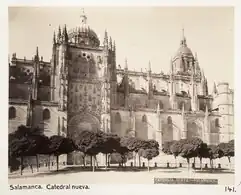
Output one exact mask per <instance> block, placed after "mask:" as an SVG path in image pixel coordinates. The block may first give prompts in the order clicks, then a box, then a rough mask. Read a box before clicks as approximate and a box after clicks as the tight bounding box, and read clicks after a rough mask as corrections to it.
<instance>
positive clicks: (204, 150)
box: [198, 143, 210, 170]
mask: <svg viewBox="0 0 241 195" xmlns="http://www.w3.org/2000/svg"><path fill="white" fill-rule="evenodd" d="M209 155H210V153H209V148H208V145H207V144H206V143H203V144H202V145H201V148H200V149H199V150H198V157H199V159H200V168H201V170H202V159H203V158H209Z"/></svg>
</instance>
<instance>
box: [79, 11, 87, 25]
mask: <svg viewBox="0 0 241 195" xmlns="http://www.w3.org/2000/svg"><path fill="white" fill-rule="evenodd" d="M80 21H81V24H82V25H83V24H86V23H87V17H86V15H85V10H84V8H82V9H81V14H80Z"/></svg>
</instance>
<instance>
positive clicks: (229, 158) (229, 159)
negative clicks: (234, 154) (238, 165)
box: [228, 156, 231, 171]
mask: <svg viewBox="0 0 241 195" xmlns="http://www.w3.org/2000/svg"><path fill="white" fill-rule="evenodd" d="M228 162H229V169H230V171H231V157H230V156H228Z"/></svg>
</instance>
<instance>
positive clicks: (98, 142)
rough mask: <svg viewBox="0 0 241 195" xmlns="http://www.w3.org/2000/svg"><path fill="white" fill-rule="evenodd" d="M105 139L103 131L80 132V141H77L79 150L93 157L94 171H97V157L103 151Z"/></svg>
mask: <svg viewBox="0 0 241 195" xmlns="http://www.w3.org/2000/svg"><path fill="white" fill-rule="evenodd" d="M104 137H105V136H104V132H102V131H98V132H93V131H82V132H80V135H79V139H78V140H75V143H76V145H77V147H78V150H79V151H81V152H83V153H84V154H86V155H89V156H90V157H91V166H92V168H93V171H95V161H96V155H97V154H98V153H100V152H101V149H103V148H102V146H104V145H105V138H104ZM93 157H94V158H93ZM92 162H93V163H92ZM92 164H93V165H92ZM97 166H98V165H97Z"/></svg>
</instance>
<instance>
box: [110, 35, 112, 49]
mask: <svg viewBox="0 0 241 195" xmlns="http://www.w3.org/2000/svg"><path fill="white" fill-rule="evenodd" d="M109 49H110V50H112V38H111V36H110V38H109Z"/></svg>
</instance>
